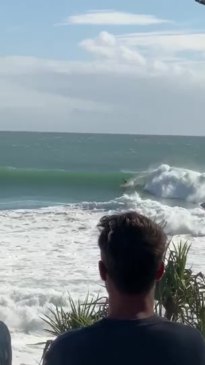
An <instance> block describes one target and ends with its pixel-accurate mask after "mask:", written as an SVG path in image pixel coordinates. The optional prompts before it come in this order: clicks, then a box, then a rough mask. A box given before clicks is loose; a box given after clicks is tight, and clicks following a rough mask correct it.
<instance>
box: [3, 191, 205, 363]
mask: <svg viewBox="0 0 205 365" xmlns="http://www.w3.org/2000/svg"><path fill="white" fill-rule="evenodd" d="M126 209H134V210H137V211H138V212H140V213H142V214H145V215H148V216H150V217H151V218H153V219H156V220H157V221H158V222H159V223H161V222H166V228H165V229H166V232H167V234H169V235H170V236H173V240H174V241H175V242H178V241H179V240H180V239H184V240H189V241H190V243H192V249H191V252H190V257H189V264H190V265H191V266H192V267H193V268H194V270H196V271H203V268H204V267H205V225H204V220H205V211H204V210H203V209H201V208H200V207H195V208H193V209H189V210H188V209H185V208H183V207H178V206H175V207H170V206H167V205H164V204H161V203H160V202H156V201H154V200H152V199H142V198H140V196H139V195H138V193H134V194H133V195H126V194H125V195H123V196H122V197H120V198H118V199H117V200H116V201H111V202H107V203H102V204H101V203H92V204H90V203H84V204H80V205H79V204H76V205H74V204H72V205H67V206H55V207H47V208H41V209H35V210H15V211H1V212H0V219H1V229H0V238H1V258H0V270H1V278H3V279H2V280H1V299H0V316H1V318H2V320H4V321H5V322H6V323H7V324H8V325H9V327H10V328H11V330H12V338H13V350H14V362H15V364H27V365H30V364H32V363H34V362H36V363H37V362H38V361H39V359H40V357H41V355H42V346H40V345H39V346H38V345H36V344H37V343H39V342H43V341H45V340H47V339H48V338H49V336H47V335H46V333H45V332H44V328H45V325H44V323H43V321H42V319H41V317H42V316H43V315H44V314H47V313H48V310H49V308H52V307H53V306H56V305H65V304H66V298H67V296H68V293H71V294H72V295H73V296H74V297H75V298H83V297H84V296H85V295H86V294H87V292H88V291H89V292H90V293H92V294H97V293H99V292H103V289H102V287H101V283H100V280H99V276H98V271H97V262H98V259H99V250H98V247H97V234H98V231H97V228H96V226H97V223H98V221H99V219H100V217H101V216H102V215H104V214H110V213H113V212H116V211H122V210H126Z"/></svg>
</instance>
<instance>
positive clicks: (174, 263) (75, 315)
mask: <svg viewBox="0 0 205 365" xmlns="http://www.w3.org/2000/svg"><path fill="white" fill-rule="evenodd" d="M172 247H173V248H168V250H167V255H166V261H165V268H166V270H165V274H164V276H163V278H162V280H161V281H160V282H159V283H158V284H157V286H156V294H155V300H156V302H155V303H156V304H155V312H156V314H158V315H159V316H162V317H166V318H167V319H168V320H170V321H175V322H180V323H183V324H187V325H190V326H192V327H195V328H197V329H198V330H199V331H200V332H201V333H202V334H203V335H204V336H205V276H204V275H203V274H202V273H198V274H195V273H194V272H193V271H192V270H191V269H190V268H187V257H188V253H189V250H190V245H189V244H188V243H186V242H185V243H182V242H180V244H179V245H172ZM107 309H108V305H107V300H106V298H100V297H99V296H97V297H96V298H93V297H90V296H89V295H87V296H86V298H85V299H84V301H82V302H81V301H77V302H75V301H74V300H73V299H72V297H71V296H69V298H68V305H67V309H65V308H64V307H60V308H59V307H55V308H54V309H50V311H49V314H48V315H45V316H44V318H43V320H44V322H45V323H46V325H47V329H46V331H47V332H48V333H49V334H50V335H52V336H58V335H60V334H62V333H64V332H66V331H70V330H72V329H76V328H82V327H86V326H88V325H91V324H93V323H95V322H96V321H98V320H100V319H102V318H104V317H105V316H106V314H107ZM49 345H50V342H49V341H48V343H47V345H46V346H47V347H48V346H49Z"/></svg>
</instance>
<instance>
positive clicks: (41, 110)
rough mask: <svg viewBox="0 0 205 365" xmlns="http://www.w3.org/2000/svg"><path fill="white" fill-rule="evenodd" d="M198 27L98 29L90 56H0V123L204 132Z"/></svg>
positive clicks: (204, 79)
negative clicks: (192, 29) (61, 58)
mask: <svg viewBox="0 0 205 365" xmlns="http://www.w3.org/2000/svg"><path fill="white" fill-rule="evenodd" d="M204 44H205V42H204V34H203V33H197V34H194V33H191V32H189V33H186V32H184V33H183V32H181V33H176V32H172V31H171V32H161V33H160V32H148V33H136V34H125V35H119V36H116V35H113V34H111V33H108V32H105V31H104V32H101V33H100V34H99V35H98V36H97V37H95V38H89V39H84V40H83V41H82V42H81V43H80V47H81V48H82V49H83V50H84V51H86V52H88V53H89V54H90V55H91V59H90V61H87V62H86V61H81V62H79V61H73V62H69V61H57V60H49V59H38V58H35V57H17V56H16V57H0V129H7V130H12V129H19V130H50V131H52V130H53V131H54V130H58V131H76V132H119V133H164V134H204V135H205V125H204V95H205V63H204V54H205V46H204Z"/></svg>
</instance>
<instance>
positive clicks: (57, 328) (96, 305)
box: [42, 295, 107, 336]
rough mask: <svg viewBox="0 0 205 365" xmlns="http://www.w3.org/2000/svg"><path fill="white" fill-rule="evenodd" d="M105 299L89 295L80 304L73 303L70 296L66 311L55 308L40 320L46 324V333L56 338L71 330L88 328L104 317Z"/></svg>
mask: <svg viewBox="0 0 205 365" xmlns="http://www.w3.org/2000/svg"><path fill="white" fill-rule="evenodd" d="M106 307H107V304H106V298H101V297H99V296H97V297H96V298H93V297H91V296H89V295H87V296H86V298H85V299H84V300H83V301H82V302H81V301H79V300H78V301H77V302H75V301H74V300H73V299H72V297H71V296H69V297H68V303H67V308H69V310H66V309H65V308H63V307H60V308H59V307H55V308H54V309H50V310H49V315H45V316H44V317H43V318H42V319H43V321H44V322H45V323H46V324H47V326H48V328H47V329H46V332H48V333H49V334H51V335H53V336H58V335H60V334H62V333H64V332H67V331H70V330H72V329H77V328H82V327H86V326H89V325H91V324H93V323H95V322H96V321H98V320H99V319H101V318H103V317H105V315H106Z"/></svg>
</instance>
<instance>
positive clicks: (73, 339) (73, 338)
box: [44, 321, 101, 365]
mask: <svg viewBox="0 0 205 365" xmlns="http://www.w3.org/2000/svg"><path fill="white" fill-rule="evenodd" d="M100 327H101V321H99V322H97V323H96V324H94V325H92V326H88V327H84V328H81V329H76V330H71V331H68V332H66V333H64V334H62V335H60V336H59V337H57V338H56V340H54V341H53V342H52V344H51V345H50V347H49V350H48V351H47V352H46V354H45V360H44V365H52V364H56V363H58V364H59V365H60V364H61V363H62V359H63V358H64V356H65V354H66V353H68V352H70V353H72V352H73V351H75V350H76V348H78V346H79V345H80V344H85V343H86V340H88V339H89V338H90V336H92V337H93V334H95V332H96V329H97V328H100Z"/></svg>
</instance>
